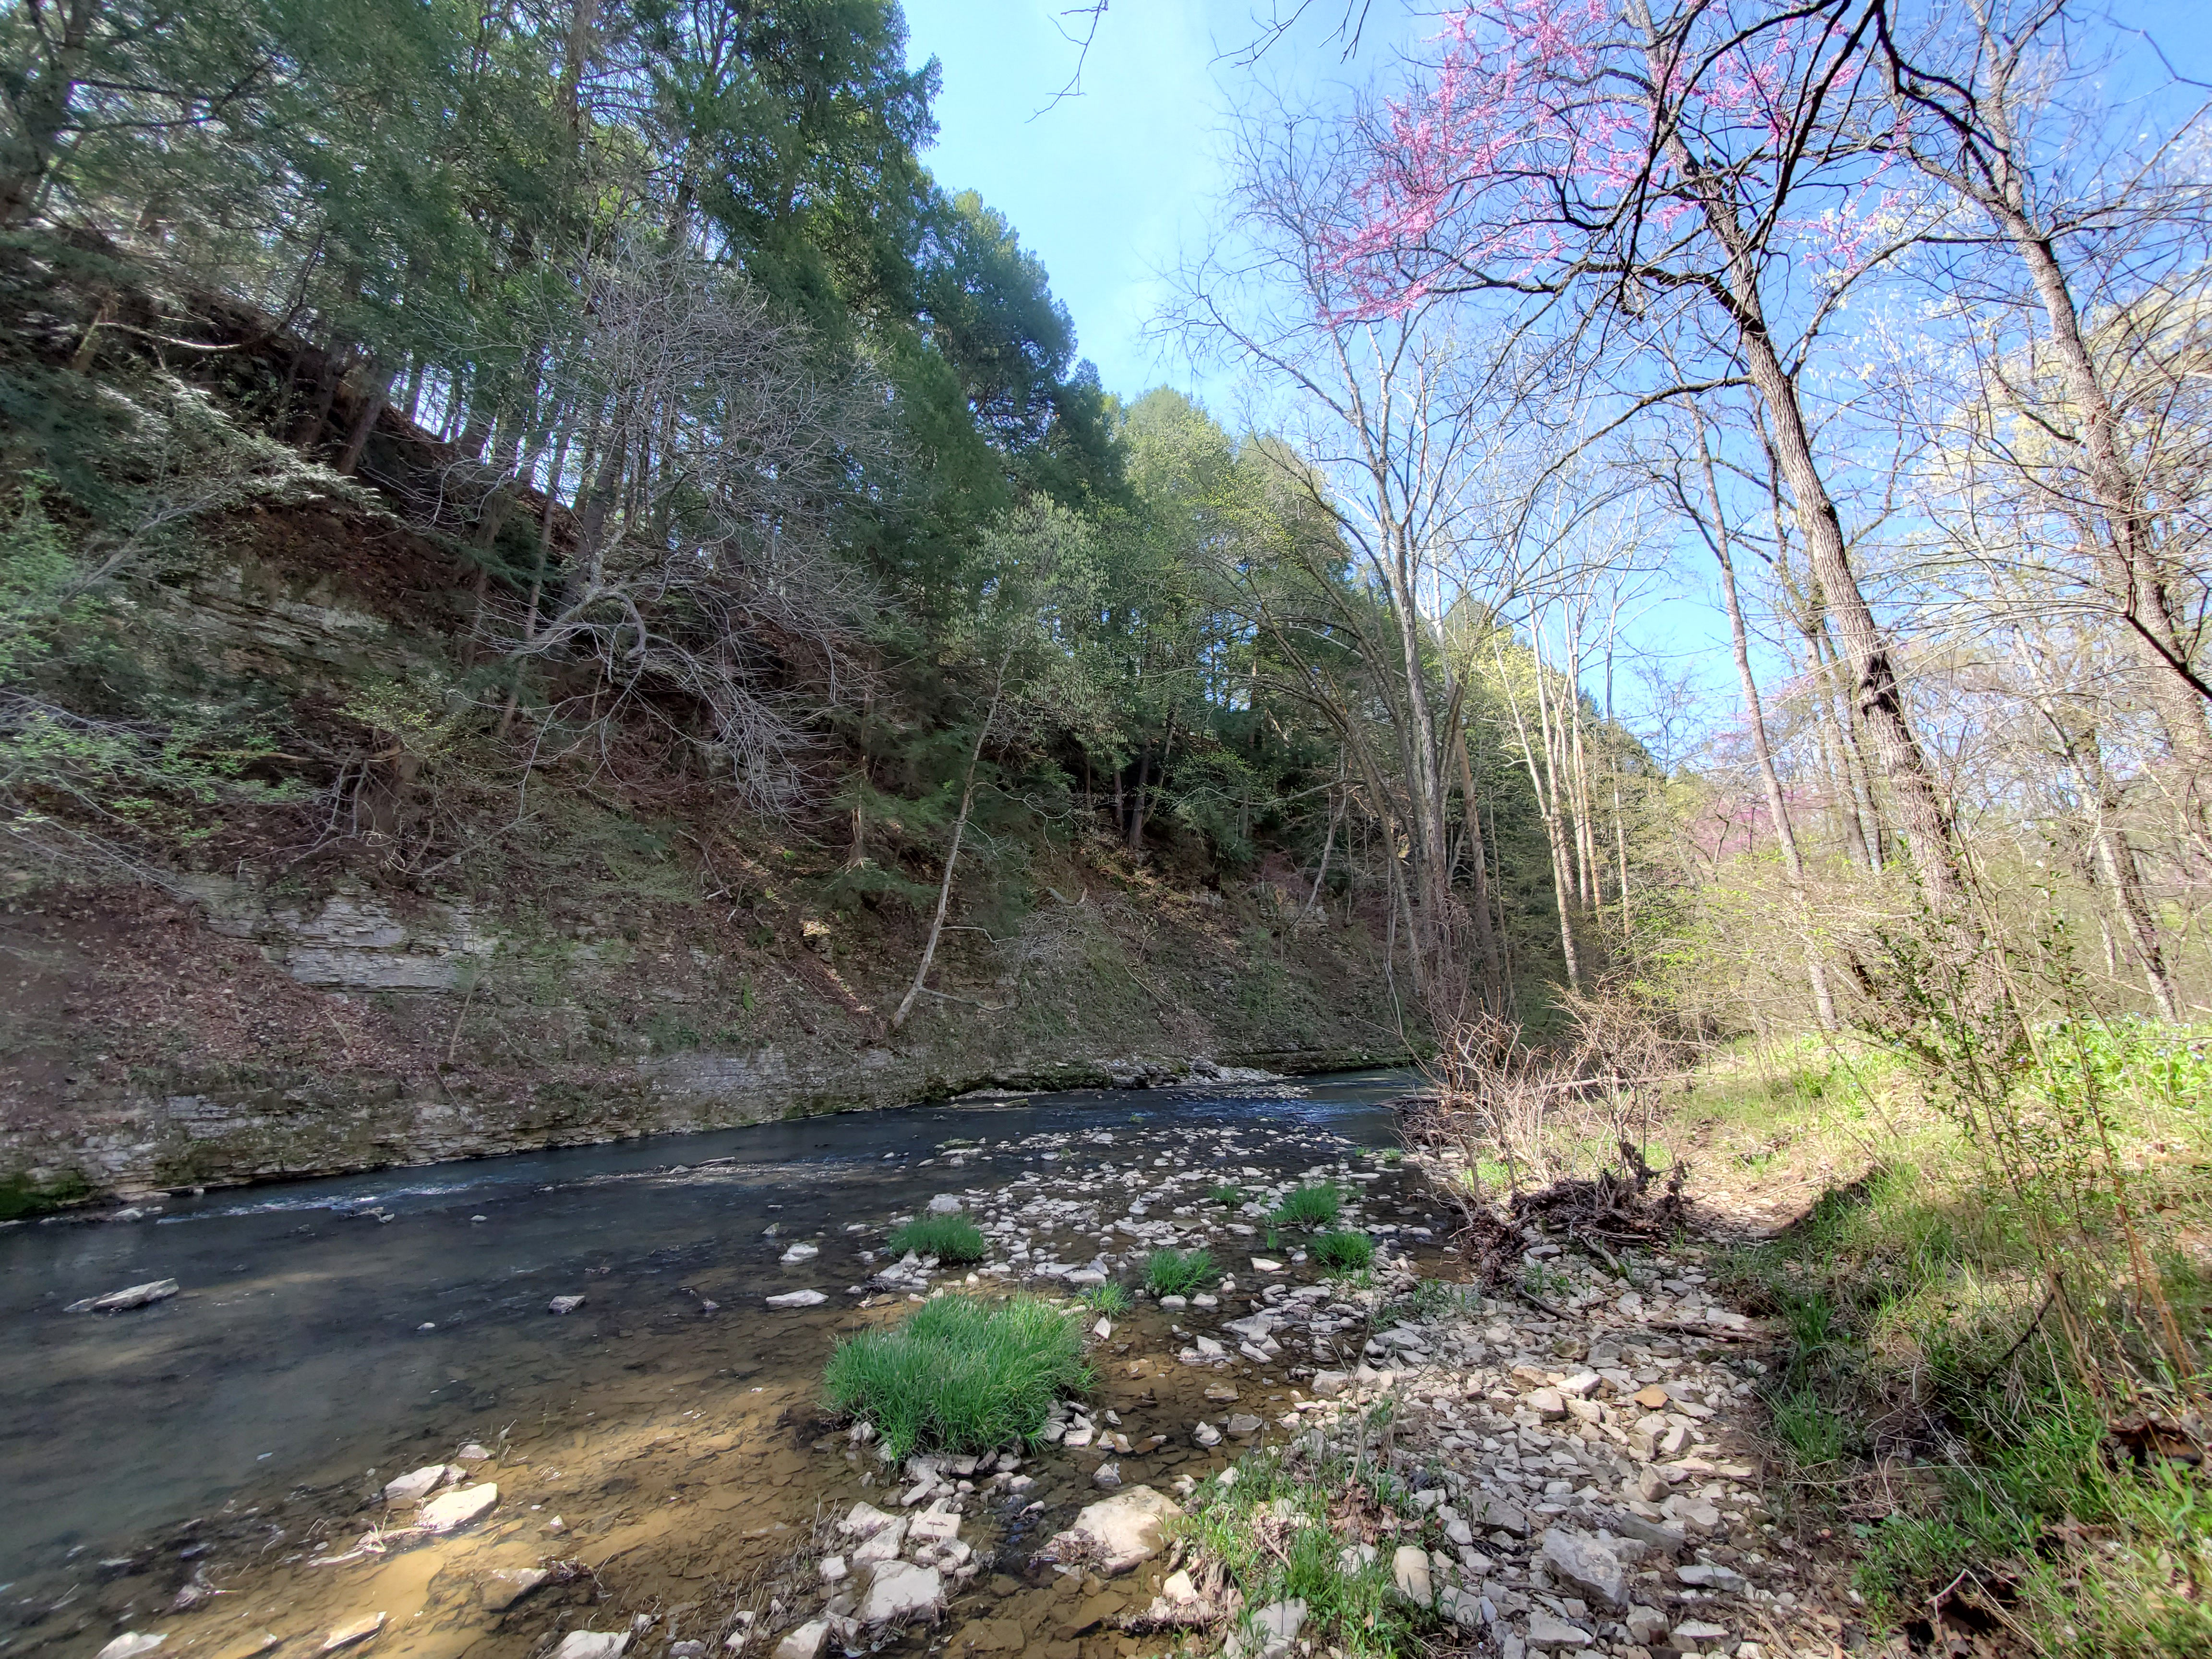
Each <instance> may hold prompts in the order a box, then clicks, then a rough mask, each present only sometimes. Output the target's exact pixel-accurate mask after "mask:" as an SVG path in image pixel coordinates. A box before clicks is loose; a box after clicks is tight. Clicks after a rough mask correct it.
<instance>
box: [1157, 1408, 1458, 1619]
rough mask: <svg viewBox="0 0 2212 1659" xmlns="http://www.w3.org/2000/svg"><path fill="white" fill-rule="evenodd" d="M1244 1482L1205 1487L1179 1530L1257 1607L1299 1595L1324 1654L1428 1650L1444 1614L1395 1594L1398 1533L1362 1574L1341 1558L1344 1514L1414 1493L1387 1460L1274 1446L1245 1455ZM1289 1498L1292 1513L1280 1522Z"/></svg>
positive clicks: (1240, 1472)
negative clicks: (1298, 1454) (1312, 1454)
mask: <svg viewBox="0 0 2212 1659" xmlns="http://www.w3.org/2000/svg"><path fill="white" fill-rule="evenodd" d="M1405 1496H1406V1493H1405V1491H1404V1488H1403V1486H1402V1484H1401V1482H1399V1481H1398V1480H1397V1479H1396V1478H1395V1476H1394V1475H1393V1474H1391V1473H1390V1472H1389V1470H1388V1468H1384V1467H1383V1466H1381V1465H1380V1464H1379V1463H1377V1462H1374V1461H1370V1460H1368V1459H1365V1458H1355V1457H1352V1456H1350V1455H1330V1456H1328V1457H1325V1458H1322V1459H1314V1460H1298V1461H1293V1460H1291V1459H1289V1458H1286V1457H1284V1456H1282V1455H1279V1454H1278V1453H1275V1452H1272V1451H1267V1452H1256V1453H1253V1454H1251V1455H1248V1456H1246V1457H1244V1458H1243V1459H1241V1460H1240V1461H1239V1462H1238V1463H1237V1484H1236V1485H1235V1486H1229V1487H1226V1488H1225V1487H1224V1486H1221V1485H1220V1483H1219V1482H1218V1481H1212V1480H1209V1481H1207V1482H1206V1484H1205V1485H1204V1486H1200V1488H1199V1489H1198V1492H1197V1493H1196V1494H1195V1495H1194V1498H1193V1499H1192V1500H1191V1502H1190V1504H1189V1510H1188V1516H1187V1518H1186V1519H1185V1520H1184V1521H1182V1522H1179V1523H1178V1524H1177V1527H1176V1530H1177V1532H1179V1533H1180V1534H1182V1535H1183V1536H1184V1537H1186V1538H1188V1539H1190V1540H1191V1541H1193V1542H1194V1543H1195V1544H1196V1545H1197V1547H1198V1548H1199V1550H1200V1553H1201V1554H1202V1555H1204V1556H1206V1557H1210V1558H1212V1559H1215V1560H1218V1561H1220V1562H1221V1563H1222V1564H1223V1565H1225V1567H1226V1568H1227V1569H1228V1571H1229V1575H1230V1577H1231V1579H1232V1580H1233V1581H1234V1582H1235V1583H1236V1584H1237V1587H1238V1588H1239V1589H1241V1590H1242V1591H1243V1595H1244V1605H1245V1608H1246V1610H1247V1612H1248V1613H1249V1611H1251V1610H1253V1609H1255V1608H1258V1607H1265V1606H1267V1604H1268V1603H1269V1602H1272V1601H1281V1600H1284V1599H1285V1598H1288V1597H1296V1598H1297V1599H1298V1600H1300V1601H1304V1603H1305V1604H1306V1625H1305V1631H1306V1633H1307V1634H1308V1635H1310V1637H1311V1638H1312V1639H1313V1642H1314V1649H1315V1651H1316V1652H1317V1653H1318V1652H1321V1651H1322V1650H1324V1648H1325V1647H1326V1648H1333V1649H1335V1650H1339V1651H1340V1652H1342V1653H1343V1654H1345V1655H1346V1656H1347V1659H1389V1656H1396V1655H1404V1654H1413V1653H1419V1652H1420V1651H1422V1650H1423V1645H1424V1644H1423V1643H1422V1641H1421V1640H1420V1635H1421V1632H1423V1631H1425V1630H1433V1628H1434V1626H1435V1616H1434V1615H1433V1614H1432V1613H1429V1612H1427V1611H1426V1610H1425V1609H1417V1608H1414V1607H1409V1606H1407V1604H1406V1602H1405V1601H1402V1600H1401V1599H1400V1598H1399V1596H1398V1595H1396V1594H1395V1587H1394V1584H1393V1581H1392V1578H1391V1573H1390V1554H1391V1547H1392V1537H1391V1536H1389V1535H1386V1536H1384V1537H1383V1539H1382V1541H1381V1547H1380V1548H1379V1549H1378V1550H1377V1551H1376V1559H1374V1560H1373V1561H1371V1562H1370V1563H1368V1564H1366V1565H1363V1566H1361V1567H1359V1568H1358V1569H1357V1570H1356V1571H1352V1572H1346V1571H1342V1569H1341V1567H1340V1563H1339V1556H1340V1553H1341V1552H1342V1550H1343V1549H1344V1547H1345V1545H1346V1539H1347V1537H1357V1536H1358V1535H1359V1533H1358V1529H1356V1528H1354V1529H1351V1530H1348V1531H1347V1530H1346V1529H1345V1528H1343V1527H1342V1526H1341V1524H1340V1518H1339V1514H1338V1512H1339V1511H1341V1510H1347V1509H1349V1510H1358V1511H1361V1512H1370V1513H1371V1512H1373V1511H1375V1510H1383V1509H1388V1508H1392V1507H1395V1505H1396V1504H1399V1503H1401V1502H1402V1501H1403V1499H1404V1498H1405ZM1284 1500H1288V1507H1289V1509H1290V1510H1291V1519H1290V1520H1289V1521H1288V1522H1287V1523H1286V1522H1285V1521H1283V1520H1281V1519H1279V1518H1277V1516H1276V1515H1275V1513H1274V1511H1275V1508H1276V1505H1278V1504H1280V1503H1282V1502H1283V1501H1284Z"/></svg>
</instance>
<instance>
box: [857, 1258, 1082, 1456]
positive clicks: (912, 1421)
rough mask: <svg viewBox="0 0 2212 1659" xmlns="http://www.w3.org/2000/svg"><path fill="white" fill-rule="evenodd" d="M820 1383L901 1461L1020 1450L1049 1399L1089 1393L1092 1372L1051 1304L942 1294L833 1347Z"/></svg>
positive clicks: (1071, 1325) (1039, 1424)
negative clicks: (927, 1454)
mask: <svg viewBox="0 0 2212 1659" xmlns="http://www.w3.org/2000/svg"><path fill="white" fill-rule="evenodd" d="M822 1382H823V1392H824V1394H825V1395H826V1396H827V1398H828V1401H829V1405H830V1407H831V1408H832V1409H834V1410H836V1411H839V1412H842V1413H848V1414H850V1415H853V1416H856V1417H864V1418H866V1419H867V1420H868V1421H869V1422H871V1423H872V1424H874V1425H875V1428H876V1432H877V1433H878V1435H879V1436H881V1437H882V1438H883V1442H884V1445H885V1446H886V1447H888V1448H889V1449H890V1453H891V1455H892V1456H894V1457H904V1456H906V1455H908V1453H910V1452H913V1451H915V1450H916V1449H923V1448H927V1449H933V1450H944V1451H951V1452H985V1451H990V1450H992V1449H995V1448H998V1447H1001V1446H1006V1445H1011V1444H1015V1443H1028V1442H1030V1441H1032V1440H1034V1439H1035V1438H1036V1437H1037V1436H1038V1434H1040V1433H1041V1432H1042V1431H1043V1429H1044V1425H1045V1419H1046V1417H1047V1416H1048V1413H1050V1412H1051V1410H1052V1403H1053V1401H1054V1400H1055V1399H1057V1398H1058V1397H1059V1396H1060V1395H1061V1394H1063V1393H1069V1392H1077V1391H1080V1390H1081V1389H1085V1388H1087V1387H1089V1386H1090V1383H1091V1372H1090V1368H1089V1367H1088V1366H1086V1365H1085V1364H1084V1363H1083V1337H1082V1334H1081V1332H1080V1331H1079V1329H1078V1328H1077V1326H1076V1323H1075V1321H1074V1320H1073V1319H1072V1318H1070V1317H1069V1316H1067V1315H1066V1314H1064V1313H1061V1312H1060V1310H1057V1309H1055V1308H1054V1307H1053V1306H1052V1305H1051V1304H1049V1303H1047V1302H1044V1301H1042V1300H1040V1299H1039V1298H1037V1297H1014V1298H1013V1299H1012V1300H1011V1301H1008V1302H1003V1303H999V1304H990V1303H986V1302H983V1301H981V1300H979V1299H977V1298H976V1297H967V1296H942V1297H937V1298H935V1299H934V1300H933V1301H931V1302H928V1303H927V1304H924V1305H922V1306H921V1307H920V1308H918V1309H916V1310H915V1311H914V1313H913V1314H912V1315H910V1316H908V1318H906V1319H905V1320H904V1321H902V1322H900V1323H899V1324H897V1325H895V1326H892V1327H890V1328H886V1329H880V1330H872V1331H863V1332H862V1333H860V1334H859V1335H858V1336H848V1337H846V1338H843V1339H842V1340H840V1341H839V1342H838V1344H837V1346H836V1348H835V1349H834V1350H833V1351H832V1352H831V1353H830V1356H829V1369H828V1370H826V1371H824V1372H823V1379H822Z"/></svg>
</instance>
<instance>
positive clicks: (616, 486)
mask: <svg viewBox="0 0 2212 1659" xmlns="http://www.w3.org/2000/svg"><path fill="white" fill-rule="evenodd" d="M549 357H550V361H549V362H548V364H547V366H546V369H545V378H546V381H547V390H546V392H545V393H544V395H545V396H547V397H548V398H550V399H552V400H554V401H555V403H556V404H557V406H558V407H559V408H561V409H562V410H566V411H568V418H569V419H571V420H573V421H574V422H576V424H577V426H578V428H579V429H580V433H581V441H580V445H574V446H572V447H575V448H577V449H578V450H579V451H580V460H579V465H578V470H577V477H578V480H579V482H578V485H577V502H576V508H575V519H576V526H577V539H578V546H577V548H576V550H575V551H574V556H573V558H572V560H571V562H570V563H569V565H568V568H567V569H566V570H565V571H564V572H563V573H562V577H563V580H562V582H561V584H560V585H559V587H558V591H557V592H555V593H553V594H552V595H550V608H547V609H546V610H545V612H544V615H543V617H542V619H541V617H540V614H539V613H540V608H541V606H542V605H544V603H545V601H544V599H543V598H541V596H540V595H539V594H538V592H537V591H536V589H537V584H536V583H533V592H532V605H531V607H530V609H529V610H528V611H527V613H526V615H524V616H523V617H519V618H517V619H516V623H515V625H513V626H512V627H510V628H509V629H507V632H506V633H505V635H504V636H503V637H502V638H501V639H500V641H498V643H500V645H501V647H502V648H504V649H505V650H507V652H508V653H511V654H513V655H514V656H517V657H520V658H556V659H557V658H563V657H571V656H574V655H576V654H579V653H580V654H582V655H584V656H586V657H587V658H589V659H593V660H595V661H596V662H597V664H598V665H599V671H600V674H601V677H602V680H603V683H604V684H605V685H606V686H608V687H610V688H611V689H613V690H615V691H616V692H617V694H618V696H621V695H627V694H630V693H636V694H639V695H640V697H641V701H644V702H647V706H650V699H649V696H647V694H649V693H651V692H653V691H655V690H659V691H665V692H669V693H673V694H675V695H676V696H678V697H680V698H684V699H688V700H690V701H692V702H695V703H696V705H697V706H700V707H702V708H704V709H705V710H706V711H707V712H708V721H709V725H710V728H711V738H712V744H713V745H714V748H715V749H716V750H718V751H719V752H720V755H721V756H722V757H724V758H725V759H726V762H727V763H728V765H729V766H730V768H731V770H732V775H733V776H734V778H735V781H736V782H737V784H738V787H739V789H740V790H741V791H742V792H743V793H744V795H745V796H746V798H747V799H750V800H751V801H752V802H753V803H755V804H756V805H760V806H763V807H766V808H772V809H780V808H782V807H784V806H787V805H789V804H790V803H791V802H792V801H793V799H795V798H796V796H797V793H798V791H799V782H800V778H799V760H800V755H801V751H802V750H804V748H805V745H806V744H807V742H808V738H807V734H806V731H805V726H806V722H807V721H808V720H809V719H810V718H811V716H812V714H813V713H814V712H815V711H816V710H817V709H818V708H821V707H823V706H825V705H826V704H827V703H829V702H834V701H836V699H837V698H838V696H841V695H842V678H843V675H844V672H845V657H846V653H847V647H848V642H849V640H850V638H851V629H852V619H853V618H854V616H855V615H856V613H857V608H858V606H859V605H860V604H861V602H862V599H863V597H864V596H863V595H862V593H861V592H860V589H859V587H858V586H857V583H856V579H855V577H854V575H853V574H852V572H851V568H850V566H849V565H848V564H847V563H846V562H843V561H842V560H841V559H840V558H839V557H838V556H837V554H836V549H837V542H838V537H839V534H840V532H841V530H842V526H843V525H844V522H845V520H846V517H847V515H848V513H850V512H851V511H852V510H853V508H854V503H855V501H856V499H857V498H859V496H860V489H859V486H860V483H861V482H862V480H863V478H864V477H865V476H866V471H867V470H868V469H869V468H870V467H871V466H872V465H874V464H875V463H876V462H878V460H879V459H881V458H882V456H883V455H884V453H885V449H886V446H887V442H888V440H887V437H886V435H885V431H884V405H885V399H884V396H883V395H882V392H881V390H880V388H879V387H877V386H874V385H873V384H872V382H871V380H870V379H869V377H868V376H867V375H866V374H865V372H863V368H861V366H858V365H854V364H850V363H845V364H841V363H839V362H836V361H835V360H834V359H833V358H832V357H831V356H830V355H829V353H828V352H827V351H825V350H824V349H823V348H821V347H820V346H819V345H818V344H817V343H816V342H815V341H813V340H812V339H811V338H810V337H808V335H807V334H806V333H805V331H804V330H803V329H801V328H800V327H799V326H798V325H795V324H793V323H788V322H784V321H781V320H778V319H776V318H775V317H774V316H773V315H772V314H771V313H770V310H769V305H768V302H767V301H766V300H765V299H764V298H763V296H761V295H758V294H757V293H756V292H755V291H753V290H752V289H750V287H749V286H748V285H747V284H746V283H744V281H743V280H742V279H741V278H739V277H738V276H734V275H732V274H731V273H730V272H728V271H726V270H720V269H717V268H714V267H711V266H708V265H706V264H701V263H698V262H696V261H694V260H691V259H690V258H685V257H684V256H682V255H680V254H674V253H660V252H653V251H649V250H647V249H643V248H634V249H632V250H630V251H629V252H626V253H624V254H623V255H622V256H621V257H619V258H616V259H614V260H611V261H610V262H608V263H606V264H601V265H598V266H595V267H593V268H592V270H590V272H589V273H588V285H587V289H586V296H585V300H584V302H583V303H582V304H581V305H580V307H578V308H577V311H576V313H575V315H574V319H573V324H572V325H571V327H570V330H569V331H568V332H567V334H566V335H565V337H562V336H556V337H553V338H552V341H551V343H550V347H549Z"/></svg>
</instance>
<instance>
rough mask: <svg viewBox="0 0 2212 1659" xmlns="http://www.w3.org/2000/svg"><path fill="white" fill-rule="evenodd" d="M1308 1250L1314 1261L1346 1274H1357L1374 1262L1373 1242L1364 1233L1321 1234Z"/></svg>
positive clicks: (1340, 1232)
mask: <svg viewBox="0 0 2212 1659" xmlns="http://www.w3.org/2000/svg"><path fill="white" fill-rule="evenodd" d="M1310 1249H1312V1251H1313V1257H1314V1260H1315V1261H1318V1262H1320V1263H1321V1264H1322V1266H1323V1267H1336V1268H1340V1269H1342V1270H1343V1271H1345V1272H1347V1273H1352V1272H1357V1271H1358V1269H1360V1268H1362V1267H1367V1266H1368V1265H1370V1263H1371V1262H1373V1261H1374V1260H1375V1241H1374V1240H1373V1239H1371V1238H1370V1237H1368V1236H1367V1235H1366V1234H1365V1233H1362V1232H1354V1231H1351V1230H1350V1229H1346V1230H1343V1231H1338V1232H1333V1233H1323V1234H1322V1236H1321V1237H1319V1238H1316V1240H1314V1242H1313V1243H1312V1245H1311V1246H1310Z"/></svg>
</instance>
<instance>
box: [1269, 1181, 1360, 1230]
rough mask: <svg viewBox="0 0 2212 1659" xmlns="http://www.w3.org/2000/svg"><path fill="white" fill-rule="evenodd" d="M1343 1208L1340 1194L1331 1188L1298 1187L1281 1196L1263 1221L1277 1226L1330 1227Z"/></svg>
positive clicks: (1334, 1223) (1342, 1199) (1342, 1196)
mask: <svg viewBox="0 0 2212 1659" xmlns="http://www.w3.org/2000/svg"><path fill="white" fill-rule="evenodd" d="M1343 1208H1344V1194H1341V1193H1340V1192H1339V1191H1337V1189H1336V1188H1334V1187H1329V1186H1318V1187H1299V1188H1294V1189H1293V1190H1291V1191H1290V1192H1287V1193H1285V1194H1283V1200H1282V1202H1281V1203H1279V1204H1278V1205H1276V1206H1275V1207H1274V1208H1273V1210H1270V1211H1269V1212H1267V1219H1268V1220H1269V1221H1270V1222H1271V1223H1273V1225H1276V1226H1278V1227H1309V1228H1318V1227H1330V1226H1334V1225H1336V1218H1337V1215H1338V1213H1339V1212H1340V1211H1341V1210H1342V1209H1343Z"/></svg>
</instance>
